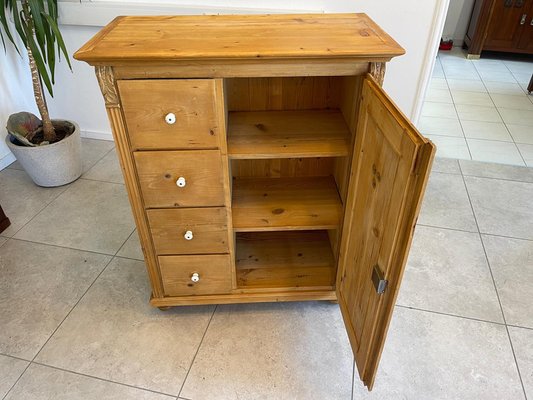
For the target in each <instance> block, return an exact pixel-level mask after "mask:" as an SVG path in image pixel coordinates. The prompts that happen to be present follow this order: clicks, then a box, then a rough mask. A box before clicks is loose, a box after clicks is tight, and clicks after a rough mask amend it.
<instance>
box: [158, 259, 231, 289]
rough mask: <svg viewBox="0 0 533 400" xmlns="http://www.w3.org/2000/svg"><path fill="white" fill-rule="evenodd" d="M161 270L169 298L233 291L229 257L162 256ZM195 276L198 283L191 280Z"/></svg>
mask: <svg viewBox="0 0 533 400" xmlns="http://www.w3.org/2000/svg"><path fill="white" fill-rule="evenodd" d="M159 266H160V268H161V277H162V280H163V287H164V288H165V295H167V296H190V295H196V294H221V293H229V292H230V291H231V266H230V257H229V255H222V254H218V255H189V256H160V257H159ZM195 272H196V273H198V274H199V276H200V280H199V281H198V282H196V283H195V282H193V281H192V280H191V276H192V274H193V273H195Z"/></svg>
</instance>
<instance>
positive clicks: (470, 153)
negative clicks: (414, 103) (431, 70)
mask: <svg viewBox="0 0 533 400" xmlns="http://www.w3.org/2000/svg"><path fill="white" fill-rule="evenodd" d="M474 69H475V68H474ZM442 70H443V71H442V72H443V74H444V79H446V86H448V90H449V91H450V95H451V92H452V90H451V88H450V84H449V83H448V76H447V75H446V71H444V68H443V69H442ZM476 72H477V71H476ZM478 75H479V74H478ZM452 102H453V103H452V104H453V109H454V110H455V114H456V115H457V119H458V120H459V125H460V126H461V132H462V133H463V140H464V141H465V144H466V149H467V150H468V155H469V156H470V160H473V159H474V158H473V157H472V151H470V146H468V141H467V140H466V135H465V128H464V126H463V123H462V122H461V118H459V111H457V105H456V104H455V100H454V99H453V95H452Z"/></svg>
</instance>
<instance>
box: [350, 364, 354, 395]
mask: <svg viewBox="0 0 533 400" xmlns="http://www.w3.org/2000/svg"><path fill="white" fill-rule="evenodd" d="M354 385H355V359H354V360H353V361H352V394H351V396H350V399H351V400H354V398H353V395H354V390H353V387H354Z"/></svg>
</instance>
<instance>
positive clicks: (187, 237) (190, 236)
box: [183, 231, 194, 240]
mask: <svg viewBox="0 0 533 400" xmlns="http://www.w3.org/2000/svg"><path fill="white" fill-rule="evenodd" d="M183 237H184V238H185V240H192V238H193V237H194V236H193V235H192V231H187V232H185V235H183Z"/></svg>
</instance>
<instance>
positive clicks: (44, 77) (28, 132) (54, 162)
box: [0, 0, 82, 186]
mask: <svg viewBox="0 0 533 400" xmlns="http://www.w3.org/2000/svg"><path fill="white" fill-rule="evenodd" d="M6 11H7V12H6ZM57 16H58V12H57V0H19V1H18V2H17V0H0V24H1V27H0V38H1V39H2V43H3V45H4V50H5V49H6V40H5V39H6V38H7V39H8V40H9V41H10V42H11V43H12V44H13V45H14V46H15V49H16V50H17V52H18V53H19V55H22V54H21V52H20V49H19V46H17V37H18V40H20V42H21V43H22V44H23V45H24V47H26V50H27V56H28V62H29V66H30V71H31V78H32V83H33V92H34V96H35V102H36V104H37V108H38V110H39V113H40V115H41V118H40V119H39V118H37V117H36V116H35V115H33V114H31V113H27V112H20V113H16V114H13V115H11V116H10V117H9V119H8V121H7V131H8V135H7V136H6V143H7V145H8V147H9V149H10V150H11V151H12V152H13V154H14V155H15V157H16V158H17V160H18V161H19V163H20V164H21V165H22V167H23V168H24V170H25V171H26V172H27V173H28V175H30V177H31V178H32V179H33V181H34V182H35V183H36V184H37V185H40V186H61V185H65V184H67V183H70V182H72V181H74V180H76V179H77V178H79V176H80V175H81V173H82V163H81V139H80V130H79V127H78V126H77V124H76V123H74V122H70V121H62V120H52V119H50V115H49V113H48V107H47V105H46V98H45V94H44V92H43V84H44V86H46V89H47V90H48V93H50V95H51V96H53V90H52V85H53V84H54V71H55V65H56V58H59V57H60V56H61V54H63V55H64V56H65V59H66V60H67V63H68V65H69V67H70V68H71V70H72V66H71V64H70V59H69V57H68V53H67V49H66V47H65V43H64V41H63V38H62V36H61V32H60V31H59V28H58V25H57ZM10 19H11V20H12V21H13V25H14V29H13V28H11V26H13V25H11V22H10Z"/></svg>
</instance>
